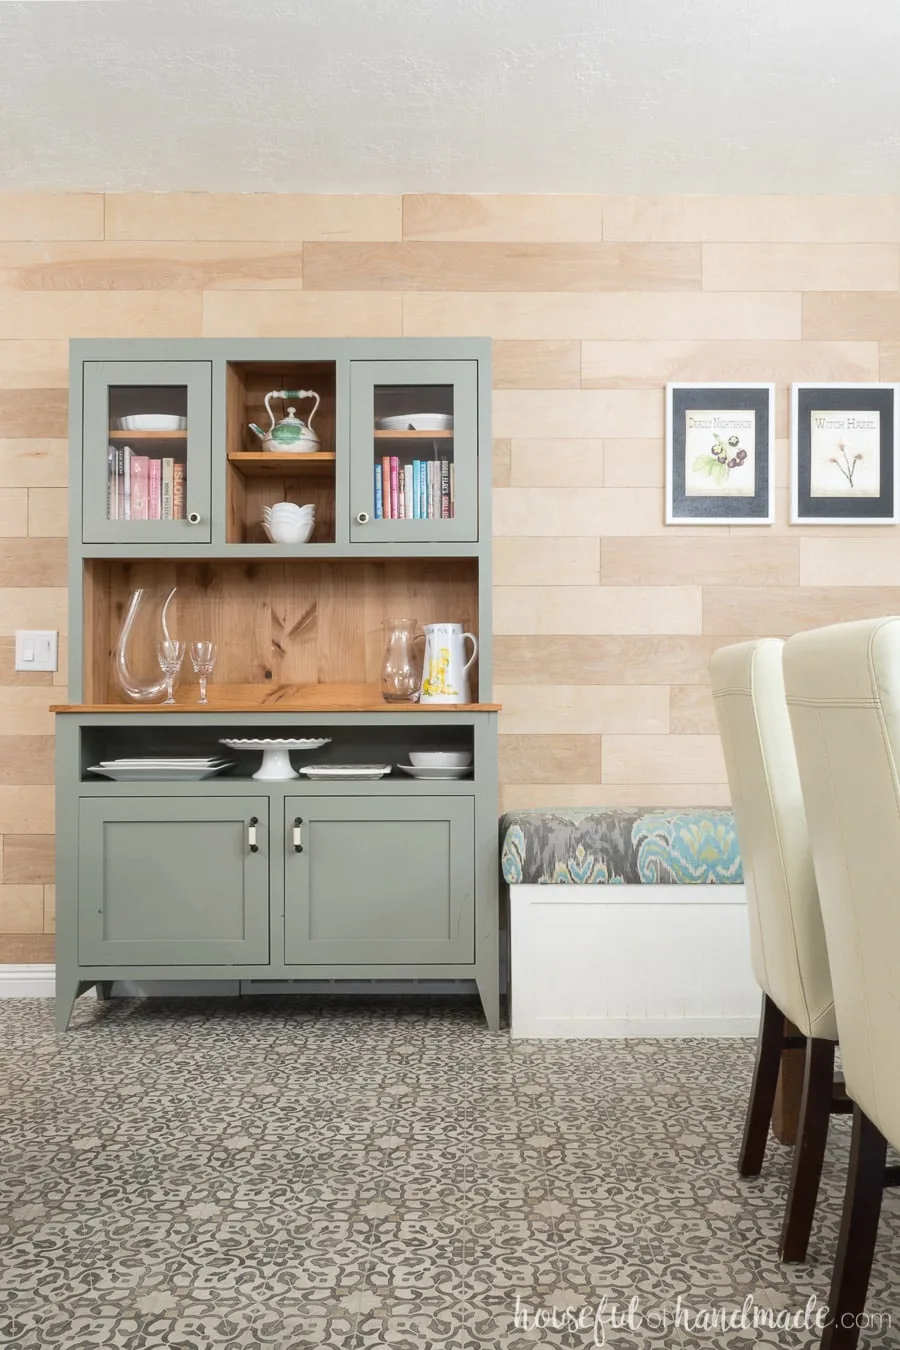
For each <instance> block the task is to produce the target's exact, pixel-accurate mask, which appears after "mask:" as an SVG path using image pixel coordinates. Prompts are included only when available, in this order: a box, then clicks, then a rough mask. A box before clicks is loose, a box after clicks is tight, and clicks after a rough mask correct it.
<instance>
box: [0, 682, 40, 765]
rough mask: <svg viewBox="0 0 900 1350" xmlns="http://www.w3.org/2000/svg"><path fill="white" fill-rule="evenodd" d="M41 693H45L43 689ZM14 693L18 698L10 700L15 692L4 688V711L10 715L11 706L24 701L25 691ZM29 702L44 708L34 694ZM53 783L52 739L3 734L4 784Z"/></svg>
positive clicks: (1, 700) (0, 745)
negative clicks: (22, 697) (21, 700)
mask: <svg viewBox="0 0 900 1350" xmlns="http://www.w3.org/2000/svg"><path fill="white" fill-rule="evenodd" d="M29 692H30V691H29ZM40 692H41V693H43V690H41V691H40ZM14 693H15V695H16V696H18V697H15V696H13V697H10V695H12V694H13V691H11V690H8V689H0V710H2V711H5V712H8V711H10V704H12V705H13V706H14V705H15V704H16V703H17V702H19V701H20V698H21V693H22V691H21V690H20V689H19V688H16V690H15V691H14ZM28 701H29V703H33V705H34V706H35V707H37V708H40V704H41V699H40V698H39V697H35V695H34V694H31V693H30V698H29V700H28ZM44 703H45V705H47V706H49V704H50V698H49V697H46V696H45V697H44ZM26 716H27V713H26ZM16 729H17V730H18V727H17V728H16ZM52 782H53V737H52V736H24V735H16V736H4V735H0V783H10V784H15V783H52Z"/></svg>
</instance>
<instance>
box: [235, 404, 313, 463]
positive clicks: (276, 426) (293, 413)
mask: <svg viewBox="0 0 900 1350" xmlns="http://www.w3.org/2000/svg"><path fill="white" fill-rule="evenodd" d="M273 398H284V399H288V398H314V399H315V400H316V401H315V405H314V407H313V410H312V412H311V413H310V415H309V421H308V422H304V421H303V420H302V418H300V417H298V416H297V409H296V408H288V410H287V416H286V417H283V418H282V419H281V421H280V422H276V421H275V414H274V413H273V411H272V404H271V402H270V400H271V399H273ZM320 401H321V400H320V399H319V395H318V394H317V393H315V392H314V391H313V390H312V389H273V390H272V392H271V393H269V394H266V412H267V413H268V414H269V422H270V426H269V430H268V431H263V430H262V428H261V427H258V426H257V425H256V423H255V422H251V423H250V430H251V431H252V432H253V434H254V435H255V436H258V437H259V439H260V440H261V441H262V443H263V449H264V450H276V451H282V452H283V451H285V450H288V451H292V452H293V453H294V454H297V453H300V454H306V453H310V452H312V451H315V450H318V448H319V438H318V436H317V435H316V433H315V432H314V431H313V429H312V420H313V418H314V417H315V415H316V412H317V410H318V407H319V403H320Z"/></svg>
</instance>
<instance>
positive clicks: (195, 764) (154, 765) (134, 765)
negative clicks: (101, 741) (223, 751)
mask: <svg viewBox="0 0 900 1350" xmlns="http://www.w3.org/2000/svg"><path fill="white" fill-rule="evenodd" d="M227 763H229V761H228V760H225V759H223V758H222V757H221V755H217V756H216V757H215V759H149V758H147V757H146V756H145V757H143V758H141V759H101V761H100V768H101V769H158V768H159V767H160V765H162V764H164V765H165V766H166V768H167V769H214V768H215V767H216V765H217V764H227Z"/></svg>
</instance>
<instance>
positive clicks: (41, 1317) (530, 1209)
mask: <svg viewBox="0 0 900 1350" xmlns="http://www.w3.org/2000/svg"><path fill="white" fill-rule="evenodd" d="M52 1014H53V1008H52V1004H51V1003H50V1002H45V1001H40V1000H34V1001H31V1000H16V1001H7V1002H5V1003H0V1345H2V1346H4V1347H9V1350H38V1347H40V1348H41V1350H99V1347H103V1350H119V1348H121V1350H156V1348H157V1347H159V1348H160V1350H163V1348H164V1347H165V1350H169V1348H175V1347H177V1350H245V1348H246V1350H251V1348H252V1350H270V1348H271V1350H317V1348H318V1347H342V1350H369V1348H370V1347H371V1348H372V1350H375V1347H378V1348H379V1350H380V1348H381V1347H385V1348H386V1350H423V1348H424V1347H428V1350H432V1348H433V1350H488V1347H490V1350H534V1347H535V1346H572V1347H578V1348H579V1350H580V1348H581V1347H589V1346H593V1345H595V1344H605V1345H607V1346H609V1347H611V1350H643V1348H644V1347H648V1348H650V1350H652V1348H653V1347H657V1346H659V1347H663V1346H665V1347H669V1346H671V1347H675V1350H699V1347H706V1348H707V1350H711V1348H712V1347H720V1346H725V1347H728V1350H732V1348H733V1350H743V1347H745V1346H746V1347H749V1346H754V1347H761V1348H762V1350H766V1348H767V1347H775V1346H778V1347H790V1350H793V1348H794V1347H808V1346H813V1345H816V1344H817V1342H818V1336H817V1334H816V1333H815V1332H813V1331H810V1332H806V1331H802V1330H796V1329H792V1330H785V1329H783V1328H778V1327H776V1328H774V1329H769V1328H766V1327H762V1328H760V1327H757V1328H756V1329H753V1328H752V1326H751V1327H750V1328H746V1329H734V1330H728V1331H723V1330H722V1329H721V1328H718V1329H716V1328H715V1327H713V1328H711V1329H710V1328H707V1327H705V1326H704V1324H703V1319H704V1318H707V1319H708V1318H710V1317H712V1316H714V1315H718V1316H721V1315H722V1310H723V1309H724V1310H725V1311H726V1312H734V1311H735V1310H739V1309H740V1307H741V1305H742V1303H743V1301H744V1300H745V1299H747V1298H750V1299H751V1300H752V1304H751V1307H752V1308H753V1309H754V1310H761V1312H757V1313H756V1315H757V1316H759V1315H763V1316H765V1317H770V1318H771V1317H775V1316H778V1315H779V1314H780V1315H781V1318H782V1320H784V1319H785V1318H786V1317H788V1316H793V1315H795V1314H797V1313H798V1312H800V1313H802V1310H803V1309H804V1308H805V1307H806V1304H807V1300H808V1299H809V1298H811V1297H813V1296H815V1298H817V1299H818V1300H819V1301H820V1302H821V1301H824V1300H825V1298H826V1297H827V1292H828V1283H829V1275H830V1266H831V1260H832V1256H833V1251H834V1244H835V1240H836V1234H837V1226H838V1219H839V1213H840V1202H841V1195H842V1188H843V1176H844V1171H845V1168H846V1161H847V1153H848V1139H849V1123H848V1121H847V1120H846V1119H845V1118H837V1119H836V1120H835V1121H834V1122H833V1126H832V1130H831V1137H830V1141H829V1150H828V1158H827V1164H826V1175H825V1179H824V1184H823V1188H822V1194H821V1198H820V1203H819V1209H818V1213H817V1217H816V1227H815V1231H814V1236H813V1241H812V1244H811V1248H810V1253H809V1260H808V1262H807V1263H806V1264H804V1265H802V1266H793V1267H791V1266H785V1265H782V1264H780V1263H779V1261H778V1259H777V1256H776V1245H777V1239H778V1232H779V1228H780V1224H781V1217H782V1209H783V1203H784V1195H785V1187H786V1183H787V1176H788V1171H789V1165H790V1157H789V1153H788V1151H787V1150H786V1149H783V1148H780V1147H779V1146H778V1145H776V1144H774V1143H772V1144H771V1145H770V1147H769V1149H768V1151H767V1156H766V1162H765V1167H764V1172H763V1176H762V1177H761V1178H760V1179H759V1180H755V1181H750V1182H746V1181H740V1180H738V1178H737V1176H736V1171H735V1161H736V1157H737V1150H738V1143H739V1138H740V1132H741V1126H742V1119H743V1111H744V1107H745V1104H746V1096H747V1091H748V1084H749V1076H750V1069H751V1065H752V1058H753V1047H752V1044H751V1043H750V1042H748V1041H584V1042H574V1041H549V1042H533V1041H525V1042H521V1041H520V1042H512V1041H510V1039H509V1037H508V1035H507V1034H506V1033H498V1034H492V1033H490V1032H488V1031H487V1030H486V1029H485V1027H484V1025H483V1022H482V1019H481V1015H480V1010H479V1007H478V1005H477V1004H476V1003H470V1002H468V1001H466V1000H445V1001H436V1002H426V1001H407V1002H405V1003H404V1002H397V1001H390V1000H373V1001H368V1000H367V1001H365V1002H363V1001H358V1000H356V1001H351V1000H349V999H347V1000H330V1001H325V1000H320V1001H316V1000H313V999H288V998H282V999H277V1000H275V999H272V1000H268V999H265V1000H263V999H247V1000H243V1001H242V1002H240V1003H238V1002H237V1001H228V1000H220V1001H216V1000H196V999H194V1000H182V1001H174V1000H165V1001H163V1000H154V1001H143V1002H141V1001H138V1000H114V1001H112V1002H109V1003H105V1004H102V1003H96V1002H94V1001H93V1000H92V999H91V998H89V997H88V998H84V999H82V1000H80V1001H79V1003H78V1005H77V1006H76V1011H75V1015H74V1018H73V1024H72V1028H71V1030H70V1031H69V1033H68V1034H67V1035H65V1036H62V1037H57V1036H56V1035H55V1034H54V1032H53V1021H52ZM632 1299H633V1300H635V1303H634V1304H633V1306H632V1313H631V1316H630V1317H629V1316H628V1311H627V1310H628V1305H629V1301H630V1300H632ZM679 1299H680V1300H681V1302H680V1305H679V1302H678V1300H679ZM679 1306H680V1307H681V1309H682V1315H681V1323H680V1324H679V1325H678V1326H673V1325H671V1319H672V1317H673V1315H674V1312H675V1309H676V1308H677V1307H679ZM869 1306H870V1309H871V1310H872V1311H874V1312H876V1313H877V1314H879V1315H884V1314H888V1315H890V1316H892V1318H893V1322H894V1326H893V1328H885V1327H884V1326H882V1327H881V1328H880V1329H873V1330H870V1331H867V1332H865V1333H864V1335H863V1341H862V1344H863V1345H864V1346H866V1347H871V1348H872V1350H875V1348H876V1347H877V1350H889V1348H890V1350H898V1347H900V1192H898V1191H894V1192H888V1193H887V1195H886V1199H885V1206H884V1213H883V1218H882V1224H881V1230H880V1239H879V1250H878V1257H877V1263H876V1269H875V1273H874V1277H873V1281H872V1286H871V1292H870V1305H869ZM517 1309H518V1317H517ZM598 1310H599V1313H598ZM748 1316H749V1317H751V1318H752V1316H753V1312H751V1313H750V1314H748ZM663 1319H668V1321H667V1322H665V1323H664V1321H663ZM685 1319H688V1320H689V1321H690V1323H691V1324H690V1325H689V1326H687V1325H685ZM698 1319H699V1321H698Z"/></svg>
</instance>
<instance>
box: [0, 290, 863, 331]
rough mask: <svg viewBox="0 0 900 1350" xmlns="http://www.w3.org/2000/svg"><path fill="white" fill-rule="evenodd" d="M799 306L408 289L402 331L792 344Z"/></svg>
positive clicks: (761, 297) (729, 298) (770, 298)
mask: <svg viewBox="0 0 900 1350" xmlns="http://www.w3.org/2000/svg"><path fill="white" fill-rule="evenodd" d="M800 301H801V297H800V295H799V293H798V294H786V293H784V292H773V293H771V294H770V293H764V292H761V291H757V292H748V293H746V294H737V295H734V294H731V295H725V294H721V293H716V292H714V291H706V292H700V291H698V292H696V293H693V294H691V293H684V294H672V293H671V292H666V291H660V292H657V293H646V294H645V293H642V292H636V291H632V292H627V293H623V292H620V291H610V292H608V293H606V294H602V293H601V294H596V295H579V294H574V295H573V294H560V293H558V292H552V293H550V292H531V293H526V294H517V293H515V292H507V293H502V292H497V293H487V292H484V291H480V292H479V291H466V292H461V291H460V292H435V291H410V292H409V293H407V294H406V295H404V297H403V332H404V333H405V334H406V335H407V336H410V337H456V336H457V335H458V334H459V333H480V334H486V335H487V336H488V337H493V338H519V339H523V338H532V339H534V338H536V339H541V340H543V341H547V340H548V339H559V338H584V339H589V338H593V339H606V340H610V339H615V340H617V341H618V340H621V339H623V338H630V339H637V338H642V339H644V338H646V339H661V338H668V339H678V340H685V339H688V338H690V339H707V340H712V339H716V338H719V339H727V340H729V341H735V340H737V339H754V340H757V341H770V340H775V341H777V340H781V341H791V340H796V339H798V338H799V337H800ZM0 335H2V334H0ZM809 336H816V335H815V334H810V335H809ZM825 336H831V335H830V334H828V335H825ZM841 336H842V337H846V336H853V334H841Z"/></svg>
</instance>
